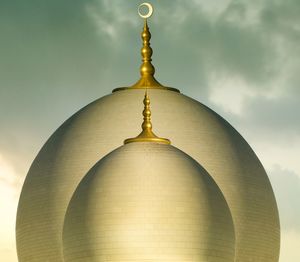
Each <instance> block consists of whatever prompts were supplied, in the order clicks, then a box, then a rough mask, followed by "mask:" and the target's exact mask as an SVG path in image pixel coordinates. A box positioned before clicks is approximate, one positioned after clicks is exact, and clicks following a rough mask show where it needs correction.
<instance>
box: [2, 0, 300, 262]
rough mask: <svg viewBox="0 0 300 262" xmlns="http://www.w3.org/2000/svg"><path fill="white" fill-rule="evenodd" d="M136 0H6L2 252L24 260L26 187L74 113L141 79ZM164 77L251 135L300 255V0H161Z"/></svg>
mask: <svg viewBox="0 0 300 262" xmlns="http://www.w3.org/2000/svg"><path fill="white" fill-rule="evenodd" d="M140 3H141V1H136V0H130V1H129V0H86V1H84V0H48V1H47V0H27V1H24V0H15V1H11V0H1V1H0V33H1V35H0V120H1V124H0V214H1V217H0V258H1V261H5V262H16V261H17V258H16V253H15V243H14V242H15V241H14V226H15V214H16V208H17V202H18V197H19V194H20V190H21V186H22V183H23V181H24V178H25V175H26V173H27V171H28V168H29V166H30V164H31V162H32V161H33V159H34V157H35V155H36V154H37V153H38V151H39V149H40V148H41V146H42V145H43V143H44V142H45V141H46V139H47V138H48V137H49V136H50V135H51V134H52V133H53V132H54V131H55V129H56V128H57V127H58V126H59V125H60V124H61V123H62V122H63V121H64V120H65V119H66V118H68V117H69V116H71V115H72V114H73V113H74V112H76V111H77V110H78V109H80V108H81V107H83V106H85V105H86V104H87V103H89V102H91V101H93V100H95V99H97V98H99V97H101V96H103V95H105V94H108V93H110V92H111V90H112V89H114V88H115V87H119V86H124V85H129V84H132V83H134V82H135V80H137V78H138V67H139V64H140V57H139V56H140V55H139V49H140V45H141V44H140V38H139V37H140V36H139V34H140V31H141V27H142V21H141V19H140V18H139V17H138V16H137V13H136V10H137V6H138V4H140ZM151 3H152V4H153V5H154V6H155V15H154V16H153V17H152V18H151V21H150V27H151V32H152V36H153V38H152V42H151V43H152V47H153V48H154V55H153V62H154V65H155V67H156V70H157V74H156V76H157V78H158V79H159V80H160V81H161V82H162V83H164V84H166V85H168V86H173V87H176V88H178V89H180V90H181V92H182V93H184V94H187V95H189V96H191V97H193V98H195V99H197V100H199V101H201V102H203V103H205V104H206V105H208V106H209V107H211V108H213V109H214V110H215V111H217V112H218V113H219V114H221V115H222V116H223V117H225V118H226V119H227V120H228V121H229V122H230V123H231V124H232V125H233V126H234V127H235V128H236V129H237V130H238V131H239V132H240V133H241V134H242V135H243V136H244V137H245V138H246V140H247V141H248V142H249V143H250V145H251V146H252V148H253V149H254V150H255V151H256V153H257V155H258V156H259V158H260V159H261V161H262V163H263V164H264V166H265V168H266V170H267V172H268V174H269V177H270V180H271V182H272V184H273V188H274V191H275V194H276V198H277V202H278V206H279V210H280V217H281V227H282V248H281V258H280V262H296V261H300V252H299V250H300V163H299V162H300V158H299V156H300V116H299V115H300V86H299V83H300V1H299V0H264V1H262V0H251V1H249V0H239V1H238V0H209V1H208V0H207V1H205V0H189V1H187V0H181V1H179V0H172V1H171V0H169V1H167V0H160V1H159V0H152V1H151Z"/></svg>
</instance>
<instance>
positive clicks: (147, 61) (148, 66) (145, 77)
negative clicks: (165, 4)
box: [113, 3, 179, 92]
mask: <svg viewBox="0 0 300 262" xmlns="http://www.w3.org/2000/svg"><path fill="white" fill-rule="evenodd" d="M143 7H146V8H148V13H146V14H143V13H142V10H141V9H142V8H143ZM138 13H139V16H140V17H142V18H143V19H144V27H143V31H142V33H141V37H142V40H143V47H142V49H141V55H142V62H143V63H142V65H141V67H140V74H141V77H140V80H139V81H138V82H137V83H135V84H134V85H132V86H130V87H120V88H116V89H114V90H113V92H115V91H120V90H126V89H145V88H149V89H165V90H171V91H176V92H179V90H177V89H176V88H172V87H166V86H163V85H162V84H160V83H159V82H158V81H157V80H156V79H155V78H154V74H155V68H154V66H153V65H152V63H151V61H152V54H153V50H152V48H151V46H150V39H151V33H150V30H149V27H148V23H147V18H149V17H151V16H152V14H153V7H152V5H151V4H149V3H142V4H141V5H140V6H139V8H138Z"/></svg>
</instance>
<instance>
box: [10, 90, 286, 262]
mask: <svg viewBox="0 0 300 262" xmlns="http://www.w3.org/2000/svg"><path fill="white" fill-rule="evenodd" d="M149 88H151V86H149ZM199 88H200V87H199ZM140 89H142V88H135V89H132V88H130V89H126V88H125V89H124V90H123V89H122V90H123V91H122V92H114V93H113V94H110V95H108V96H105V97H102V98H100V99H98V100H96V101H95V102H93V103H91V104H89V105H88V106H86V107H84V108H83V109H81V110H80V111H79V112H77V113H76V114H74V115H73V116H72V117H70V118H69V119H68V120H67V121H66V122H65V123H64V124H63V125H62V126H61V127H59V128H58V129H57V130H56V131H55V132H54V134H53V135H52V136H51V137H50V138H49V140H48V141H47V142H46V144H45V145H44V146H43V148H42V149H41V151H40V152H39V154H38V155H37V157H36V158H35V160H34V162H33V163H32V166H31V168H30V170H29V172H28V175H27V177H26V180H25V183H24V186H23V189H22V193H21V196H20V201H19V206H18V214H17V223H16V240H17V251H18V257H19V262H40V261H50V262H63V255H62V240H61V239H62V238H61V236H62V229H63V221H64V216H65V213H66V209H67V206H68V204H69V201H70V199H71V196H72V194H73V192H74V191H75V189H76V187H77V186H78V184H79V182H80V181H81V179H82V178H83V177H84V175H85V174H86V173H87V171H88V170H89V169H90V168H91V167H92V166H93V165H94V164H95V163H96V161H98V160H99V159H100V158H102V157H103V156H105V155H106V154H108V153H109V152H111V151H112V150H114V149H115V148H117V147H119V145H120V144H121V143H122V142H123V141H124V139H126V138H128V137H131V136H132V134H135V133H138V131H139V129H138V126H139V123H140V121H139V120H140V117H139V116H140V106H139V103H137V101H140V99H141V98H142V97H143V94H144V90H143V89H142V90H140ZM172 91H173V90H172V89H166V88H152V89H151V90H149V92H150V95H151V97H152V98H153V99H152V101H153V105H154V107H153V110H152V111H153V114H155V118H154V120H153V124H154V125H155V127H156V131H157V132H158V133H159V134H160V135H162V136H163V137H168V138H169V139H170V140H171V141H172V144H173V145H174V146H176V147H177V148H179V149H180V150H183V151H184V152H185V153H187V154H188V155H190V156H191V157H192V158H193V159H195V160H196V161H198V162H199V163H201V165H202V166H203V167H204V168H205V169H206V170H207V171H208V172H209V174H210V175H211V176H212V177H213V179H214V180H215V181H216V183H217V184H218V186H219V187H220V189H221V191H222V193H223V194H224V196H225V199H226V201H227V203H228V205H229V208H230V211H231V214H232V217H233V221H234V226H235V233H236V261H237V262H245V261H256V262H258V261H263V262H276V261H278V257H279V245H280V227H279V217H278V210H277V205H276V201H275V197H274V193H273V190H272V187H271V184H270V182H269V179H268V176H267V174H266V172H265V170H264V168H263V166H262V164H261V163H260V161H259V159H258V158H257V156H256V155H255V153H254V152H253V150H252V149H251V147H250V146H249V145H248V144H247V142H246V141H245V140H244V139H243V137H242V136H241V135H240V134H239V133H238V132H237V131H236V130H235V129H234V128H233V127H232V126H231V125H230V124H229V123H228V122H226V120H224V119H223V118H222V117H221V116H219V115H218V114H217V113H215V112H214V111H212V110H211V109H209V108H208V107H206V106H205V105H203V104H201V103H199V102H197V101H195V100H193V99H191V98H189V97H187V96H185V95H183V94H180V93H178V92H172ZM175 111H176V114H174V112H175ZM124 119H125V121H124ZM32 221H34V223H33V222H32ZM37 239H38V241H37Z"/></svg>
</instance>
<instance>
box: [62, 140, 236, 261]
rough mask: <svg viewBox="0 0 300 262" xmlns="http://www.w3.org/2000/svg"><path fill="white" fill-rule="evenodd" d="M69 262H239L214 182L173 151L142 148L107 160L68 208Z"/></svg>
mask: <svg viewBox="0 0 300 262" xmlns="http://www.w3.org/2000/svg"><path fill="white" fill-rule="evenodd" d="M63 249H64V261H65V262H79V261H80V262H85V261H86V262H102V261H103V262H104V261H111V262H119V261H147V262H156V261H161V262H167V261H168V262H182V261H190V262H192V261H194V262H207V261H210V262H227V261H228V262H233V261H234V255H235V235H234V227H233V221H232V217H231V214H230V211H229V208H228V205H227V203H226V201H225V199H224V197H223V195H222V193H221V191H220V189H219V188H218V186H217V185H216V183H215V182H214V181H213V179H212V178H211V177H210V176H209V174H208V173H207V172H206V171H205V170H204V169H203V168H202V167H201V166H200V165H199V164H198V163H197V162H196V161H195V160H193V159H192V158H191V157H189V156H188V155H186V154H185V153H183V152H182V151H180V150H178V149H176V148H175V147H173V146H170V145H164V144H157V143H149V142H144V143H143V142H136V143H131V144H127V145H125V146H122V147H120V148H118V149H116V150H115V151H113V152H112V153H110V154H108V155H107V156H105V157H104V158H103V159H101V160H100V161H99V162H98V163H97V164H96V165H95V166H94V167H93V168H92V169H91V170H90V171H89V172H88V174H87V175H86V176H85V177H84V178H83V180H82V181H81V183H80V184H79V186H78V188H77V189H76V191H75V193H74V195H73V197H72V199H71V202H70V204H69V207H68V210H67V213H66V217H65V223H64V230H63Z"/></svg>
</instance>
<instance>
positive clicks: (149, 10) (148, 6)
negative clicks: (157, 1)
mask: <svg viewBox="0 0 300 262" xmlns="http://www.w3.org/2000/svg"><path fill="white" fill-rule="evenodd" d="M142 7H147V8H148V13H147V14H143V13H142V11H141V9H142ZM138 13H139V16H140V17H141V18H145V19H147V18H149V17H151V16H152V14H153V6H152V5H151V4H149V3H142V4H140V5H139V8H138Z"/></svg>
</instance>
